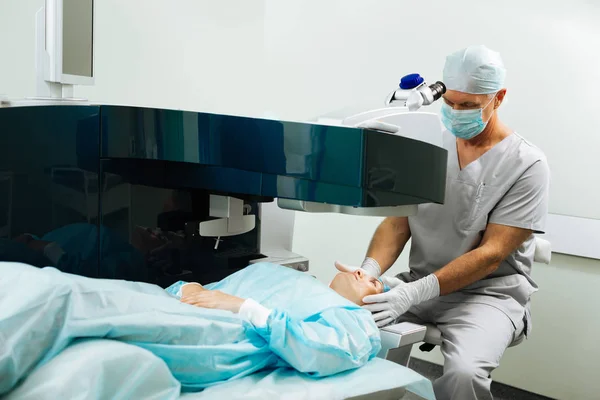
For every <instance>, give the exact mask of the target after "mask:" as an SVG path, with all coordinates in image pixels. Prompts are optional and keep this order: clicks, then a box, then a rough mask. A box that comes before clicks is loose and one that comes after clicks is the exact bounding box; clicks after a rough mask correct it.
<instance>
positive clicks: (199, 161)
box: [0, 106, 447, 286]
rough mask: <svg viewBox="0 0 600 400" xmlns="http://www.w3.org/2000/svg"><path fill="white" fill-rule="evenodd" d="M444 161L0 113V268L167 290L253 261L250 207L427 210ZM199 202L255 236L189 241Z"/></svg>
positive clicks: (171, 114)
mask: <svg viewBox="0 0 600 400" xmlns="http://www.w3.org/2000/svg"><path fill="white" fill-rule="evenodd" d="M446 157H447V155H446V152H445V150H443V149H440V148H438V147H435V146H431V145H428V144H425V143H422V142H419V141H415V140H411V139H407V138H403V137H399V136H393V135H386V134H382V133H378V132H373V131H368V130H361V129H353V128H342V127H330V126H320V125H314V124H304V123H296V122H280V121H271V120H262V119H253V118H244V117H234V116H226V115H213V114H205V113H195V112H184V111H176V110H161V109H147V108H136V107H120V106H34V107H10V108H0V261H18V262H24V263H27V264H31V265H34V266H38V267H44V266H54V267H56V268H58V269H61V270H63V271H66V272H71V273H76V274H81V275H85V276H90V277H101V278H117V279H130V280H137V281H146V282H155V283H158V284H160V285H162V286H167V285H169V284H171V283H173V282H175V281H177V280H180V279H181V280H194V281H197V282H201V283H205V282H211V281H215V280H218V279H221V278H223V277H225V276H227V275H229V274H231V273H232V272H234V271H236V270H238V269H240V268H244V267H245V266H246V265H248V263H249V261H250V260H252V259H255V258H260V257H262V256H261V255H260V240H259V238H260V219H259V204H260V203H263V202H267V201H272V200H273V199H274V198H276V197H280V198H290V199H297V200H306V201H315V202H322V203H331V204H339V205H349V206H360V207H371V206H394V205H404V204H417V203H423V202H436V203H441V202H443V199H444V189H445V175H446V173H445V172H446ZM211 194H217V195H226V196H234V197H237V198H240V199H242V200H243V201H244V209H245V213H246V214H252V215H255V218H256V228H255V229H253V230H251V231H250V232H248V233H245V234H242V235H237V236H230V237H225V238H212V237H200V236H199V235H198V224H199V223H200V222H202V221H208V220H211V219H213V217H211V215H210V213H209V203H210V196H211Z"/></svg>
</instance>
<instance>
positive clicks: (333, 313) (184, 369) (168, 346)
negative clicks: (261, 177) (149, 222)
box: [0, 263, 380, 395]
mask: <svg viewBox="0 0 600 400" xmlns="http://www.w3.org/2000/svg"><path fill="white" fill-rule="evenodd" d="M209 287H210V288H211V289H218V290H221V291H223V292H226V293H229V294H233V295H236V296H239V297H244V298H248V297H251V298H253V299H254V300H256V301H258V302H260V303H261V304H263V305H264V306H266V307H269V308H272V309H273V310H274V311H273V312H272V313H271V316H270V318H269V320H268V324H267V327H266V328H260V329H257V328H255V327H254V326H252V325H251V324H249V323H246V322H243V321H242V320H241V319H240V318H239V317H238V316H237V315H236V314H233V313H230V312H228V311H221V310H209V309H201V308H197V307H193V306H190V305H187V304H182V303H180V302H179V301H178V300H177V299H175V298H174V297H173V296H172V295H170V294H168V293H167V292H166V291H164V290H163V289H161V288H160V287H158V286H155V285H149V284H142V283H135V282H127V281H115V280H99V279H90V278H84V277H81V276H76V275H70V274H66V273H61V272H59V271H58V270H56V269H54V268H44V269H38V268H35V267H31V266H27V265H24V264H17V263H0V304H1V307H0V376H1V377H2V380H0V395H1V394H3V393H6V392H8V391H10V390H11V389H12V388H13V387H14V386H15V385H16V384H17V383H18V382H19V381H20V380H21V379H23V378H25V377H26V376H27V375H28V374H30V373H31V371H33V370H34V369H35V368H36V367H38V366H41V365H43V364H44V363H46V362H48V361H49V360H51V359H52V358H53V357H55V356H56V355H58V354H60V353H61V351H63V350H64V349H65V348H66V347H67V346H68V345H69V343H71V342H72V341H73V340H75V339H78V338H109V339H113V340H118V341H122V342H126V343H130V344H135V345H136V346H139V347H142V348H144V349H147V350H149V351H150V352H151V353H153V354H154V355H156V356H158V357H159V358H161V359H162V360H163V361H164V362H165V363H166V365H167V366H168V368H169V370H170V371H171V373H172V374H173V376H174V377H175V378H176V379H177V380H178V381H179V382H180V383H181V387H182V390H183V391H197V390H201V389H203V388H205V387H208V386H211V385H214V384H217V383H221V382H224V381H228V380H232V379H236V378H240V377H243V376H247V375H249V374H252V373H254V372H256V371H259V370H263V369H270V368H275V367H282V366H292V367H293V368H295V369H296V370H298V371H300V372H302V373H305V374H308V375H310V376H313V377H322V376H328V375H332V374H336V373H339V372H342V371H346V370H350V369H353V368H357V367H360V366H362V365H364V364H365V363H366V362H367V361H369V360H370V359H372V358H373V357H374V356H375V355H376V354H377V352H378V351H379V349H380V339H379V332H378V330H377V328H376V326H375V324H374V323H373V320H372V318H371V315H370V313H369V312H367V311H366V310H363V309H361V308H360V307H358V306H356V305H354V304H352V303H350V302H348V301H347V300H345V299H344V298H342V297H341V296H339V295H337V293H335V292H333V291H332V290H331V289H329V288H328V287H327V286H325V285H323V284H321V283H320V282H318V281H317V280H315V279H314V278H312V277H311V276H309V275H306V274H303V273H300V272H297V271H294V270H291V269H288V268H285V267H280V266H275V265H270V264H256V265H253V266H250V267H248V268H246V269H244V270H242V271H240V272H238V273H236V274H234V275H232V276H230V277H228V278H226V279H224V280H222V281H220V282H218V283H216V284H213V285H209Z"/></svg>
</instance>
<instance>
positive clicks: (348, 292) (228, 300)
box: [167, 270, 383, 319]
mask: <svg viewBox="0 0 600 400" xmlns="http://www.w3.org/2000/svg"><path fill="white" fill-rule="evenodd" d="M329 287H330V288H331V289H333V290H334V291H335V292H337V293H338V294H339V295H340V296H342V297H344V298H346V299H348V300H350V301H351V302H353V303H354V304H357V305H359V306H362V305H364V303H363V301H362V299H363V298H364V297H366V296H369V295H372V294H379V293H382V292H383V283H382V282H381V281H380V280H378V279H377V278H374V277H372V276H369V275H367V274H365V273H363V272H362V271H361V270H356V271H355V272H339V273H338V274H337V275H336V276H335V277H334V278H333V280H332V281H331V283H330V284H329ZM167 290H168V289H167ZM176 295H177V296H178V297H180V298H181V302H183V303H186V304H190V305H193V306H196V307H203V308H216V309H220V310H227V311H231V312H234V313H238V312H239V311H240V309H242V311H246V309H247V308H252V309H251V310H247V312H248V313H253V314H257V313H259V315H261V317H262V318H263V319H266V318H267V317H268V314H269V313H270V310H268V309H266V308H264V307H262V306H260V305H259V304H257V303H255V302H252V301H246V300H247V299H243V298H240V297H237V296H234V295H230V294H227V293H223V292H220V291H218V290H208V289H206V288H204V287H203V286H202V285H200V284H199V283H195V282H192V283H186V284H183V285H182V286H181V289H180V292H178V293H177V294H176Z"/></svg>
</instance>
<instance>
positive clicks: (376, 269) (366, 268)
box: [335, 257, 381, 278]
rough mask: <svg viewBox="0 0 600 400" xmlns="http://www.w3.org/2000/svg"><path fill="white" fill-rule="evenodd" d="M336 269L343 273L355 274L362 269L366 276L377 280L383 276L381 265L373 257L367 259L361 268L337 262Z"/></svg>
mask: <svg viewBox="0 0 600 400" xmlns="http://www.w3.org/2000/svg"><path fill="white" fill-rule="evenodd" d="M335 267H336V268H337V269H338V271H341V272H354V271H356V270H357V269H361V270H362V271H363V272H364V273H365V274H367V275H370V276H374V277H375V278H379V276H380V275H381V267H380V266H379V263H378V262H377V260H375V259H373V258H371V257H367V258H365V261H363V263H362V265H361V266H360V267H353V266H351V265H346V264H342V263H341V262H339V261H336V262H335Z"/></svg>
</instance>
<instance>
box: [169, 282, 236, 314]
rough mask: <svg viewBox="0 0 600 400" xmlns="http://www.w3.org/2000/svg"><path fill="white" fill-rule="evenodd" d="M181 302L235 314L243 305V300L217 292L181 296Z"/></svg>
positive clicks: (204, 290) (208, 291)
mask: <svg viewBox="0 0 600 400" xmlns="http://www.w3.org/2000/svg"><path fill="white" fill-rule="evenodd" d="M190 286H195V285H190ZM181 302H183V303H186V304H191V305H193V306H196V307H202V308H216V309H218V310H226V311H231V312H234V313H237V312H239V311H240V307H241V306H242V304H243V303H244V299H242V298H240V297H235V296H232V295H230V294H227V293H223V292H221V291H219V290H206V289H204V288H203V290H200V291H196V292H194V293H191V294H190V295H186V294H182V296H181Z"/></svg>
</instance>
